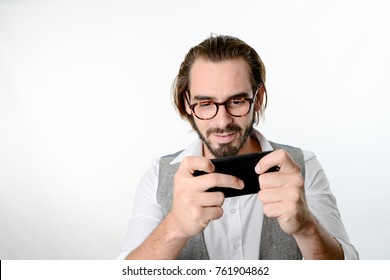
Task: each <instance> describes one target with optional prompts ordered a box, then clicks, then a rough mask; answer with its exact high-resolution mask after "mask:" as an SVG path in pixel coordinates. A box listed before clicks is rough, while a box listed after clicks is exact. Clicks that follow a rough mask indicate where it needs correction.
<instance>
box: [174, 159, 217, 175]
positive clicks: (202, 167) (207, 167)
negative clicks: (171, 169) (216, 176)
mask: <svg viewBox="0 0 390 280" xmlns="http://www.w3.org/2000/svg"><path fill="white" fill-rule="evenodd" d="M195 170H199V171H204V172H207V173H210V172H213V171H214V170H215V166H214V164H213V163H212V162H211V161H210V160H209V159H207V158H205V157H197V156H189V157H185V158H184V159H183V160H182V161H181V163H180V166H179V169H178V171H177V172H178V173H179V174H181V175H182V176H185V177H192V174H193V173H194V172H195Z"/></svg>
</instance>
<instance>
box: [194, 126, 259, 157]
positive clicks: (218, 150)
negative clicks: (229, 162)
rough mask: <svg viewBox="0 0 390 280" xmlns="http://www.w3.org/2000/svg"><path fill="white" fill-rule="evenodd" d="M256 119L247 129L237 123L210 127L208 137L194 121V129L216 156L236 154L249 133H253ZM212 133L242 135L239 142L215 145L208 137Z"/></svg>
mask: <svg viewBox="0 0 390 280" xmlns="http://www.w3.org/2000/svg"><path fill="white" fill-rule="evenodd" d="M253 124H254V120H253V121H252V122H251V123H250V125H248V126H247V127H246V128H245V130H243V128H241V127H240V126H238V125H237V124H229V125H227V126H226V127H225V128H224V129H222V128H210V129H208V130H207V131H206V137H205V136H204V135H202V133H201V132H200V131H199V129H198V127H197V126H196V124H195V122H192V127H193V129H194V130H195V131H196V132H197V133H198V135H199V138H200V139H202V141H203V143H204V144H205V145H206V147H207V148H208V150H209V151H210V152H211V154H212V155H213V156H214V157H215V158H220V157H226V156H235V155H237V154H238V152H239V151H240V149H241V148H242V147H243V146H244V144H245V142H246V140H247V139H248V137H249V135H251V133H252V131H253ZM212 133H239V134H240V136H239V138H238V142H237V144H235V145H234V144H232V143H226V144H216V145H217V147H213V146H212V143H211V141H210V140H208V137H209V136H210V135H211V134H212Z"/></svg>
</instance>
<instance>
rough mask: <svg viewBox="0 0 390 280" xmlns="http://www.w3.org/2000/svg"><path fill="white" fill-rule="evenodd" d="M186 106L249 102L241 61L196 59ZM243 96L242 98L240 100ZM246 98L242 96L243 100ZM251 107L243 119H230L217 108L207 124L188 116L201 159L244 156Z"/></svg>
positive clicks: (249, 89) (249, 88) (246, 72)
mask: <svg viewBox="0 0 390 280" xmlns="http://www.w3.org/2000/svg"><path fill="white" fill-rule="evenodd" d="M189 91H190V99H189V101H190V104H194V103H196V102H199V101H201V100H202V101H203V100H212V101H214V102H224V101H226V100H228V99H230V98H232V97H235V96H237V95H240V96H241V97H248V98H253V94H254V93H253V91H252V86H251V83H250V78H249V67H248V65H247V64H246V62H245V61H244V60H242V59H237V60H227V61H223V62H210V61H207V60H204V59H197V60H196V61H195V62H194V64H193V65H192V68H191V71H190V88H189ZM243 95H244V96H243ZM245 95H246V96H245ZM253 107H254V106H253V105H252V107H251V110H250V112H249V113H248V114H247V115H245V116H243V117H233V116H231V115H229V114H228V113H227V111H226V108H225V106H219V110H218V114H217V115H216V116H215V117H214V118H212V119H210V120H200V119H198V118H197V117H196V116H195V115H194V114H193V113H192V112H191V110H190V108H189V107H188V106H187V113H188V114H192V117H193V120H194V123H193V128H194V130H195V131H197V133H198V134H199V137H200V138H201V139H202V140H203V143H204V145H205V147H204V149H203V150H204V154H205V156H214V157H223V156H230V155H236V154H239V153H240V154H241V153H246V151H245V150H248V148H249V147H248V146H249V139H250V137H249V138H248V136H249V135H250V133H251V132H252V129H253V122H254V117H253V110H254V109H253Z"/></svg>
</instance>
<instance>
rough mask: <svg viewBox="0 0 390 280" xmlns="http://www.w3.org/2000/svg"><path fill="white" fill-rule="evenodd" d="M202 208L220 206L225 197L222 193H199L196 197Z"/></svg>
mask: <svg viewBox="0 0 390 280" xmlns="http://www.w3.org/2000/svg"><path fill="white" fill-rule="evenodd" d="M197 199H199V201H198V203H200V206H202V207H213V206H222V204H223V202H224V201H225V196H224V194H223V193H222V192H201V193H199V194H198V195H197Z"/></svg>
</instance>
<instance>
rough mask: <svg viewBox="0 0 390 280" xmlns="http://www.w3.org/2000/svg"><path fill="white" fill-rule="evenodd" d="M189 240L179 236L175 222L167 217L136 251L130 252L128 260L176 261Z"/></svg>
mask: <svg viewBox="0 0 390 280" xmlns="http://www.w3.org/2000/svg"><path fill="white" fill-rule="evenodd" d="M187 241H188V238H185V237H180V236H178V235H177V230H176V229H175V223H174V220H173V219H172V218H171V217H170V216H169V214H168V215H167V217H166V218H165V219H164V220H163V221H162V222H161V223H160V225H159V226H158V227H157V228H156V229H155V230H154V231H153V232H152V233H151V234H150V235H149V237H148V238H147V239H146V240H145V241H144V242H143V243H142V244H141V245H140V246H138V247H137V248H136V249H134V250H133V251H132V252H130V253H129V254H128V255H127V257H126V259H127V260H137V259H138V260H148V259H149V260H151V259H154V260H164V259H165V260H169V259H176V258H177V256H178V255H179V253H180V251H181V250H182V249H183V247H184V245H185V244H186V243H187Z"/></svg>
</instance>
